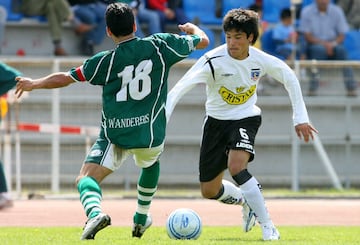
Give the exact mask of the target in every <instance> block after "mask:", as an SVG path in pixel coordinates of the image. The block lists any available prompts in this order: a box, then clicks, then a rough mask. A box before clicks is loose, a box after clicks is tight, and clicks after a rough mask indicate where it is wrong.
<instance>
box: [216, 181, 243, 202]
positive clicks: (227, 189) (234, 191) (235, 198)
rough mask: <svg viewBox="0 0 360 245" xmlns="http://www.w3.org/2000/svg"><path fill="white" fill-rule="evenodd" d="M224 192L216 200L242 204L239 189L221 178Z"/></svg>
mask: <svg viewBox="0 0 360 245" xmlns="http://www.w3.org/2000/svg"><path fill="white" fill-rule="evenodd" d="M222 184H223V187H224V193H223V194H222V195H221V197H219V198H218V199H217V200H218V201H220V202H222V203H225V204H239V205H242V204H243V195H242V193H241V189H240V188H239V187H237V186H236V185H234V184H233V183H232V182H230V181H228V180H224V179H223V180H222Z"/></svg>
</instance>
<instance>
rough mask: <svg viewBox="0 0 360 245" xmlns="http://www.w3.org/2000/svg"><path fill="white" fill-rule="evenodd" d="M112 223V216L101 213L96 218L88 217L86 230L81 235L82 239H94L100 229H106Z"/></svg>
mask: <svg viewBox="0 0 360 245" xmlns="http://www.w3.org/2000/svg"><path fill="white" fill-rule="evenodd" d="M110 224H111V219H110V216H109V215H107V214H103V213H100V214H98V215H97V216H95V217H94V218H91V219H88V221H86V223H85V226H84V231H83V233H82V235H81V240H89V239H94V238H95V235H96V233H97V232H98V231H100V230H102V229H104V228H105V227H106V226H108V225H110Z"/></svg>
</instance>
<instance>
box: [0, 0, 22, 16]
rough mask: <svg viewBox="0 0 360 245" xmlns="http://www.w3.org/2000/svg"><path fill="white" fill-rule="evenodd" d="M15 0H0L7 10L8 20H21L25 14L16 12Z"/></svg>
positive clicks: (0, 3)
mask: <svg viewBox="0 0 360 245" xmlns="http://www.w3.org/2000/svg"><path fill="white" fill-rule="evenodd" d="M13 4H14V1H12V0H0V5H1V6H3V7H4V8H5V9H6V11H7V14H8V16H7V20H8V21H20V20H21V19H22V18H23V16H22V14H21V13H16V12H14V5H13Z"/></svg>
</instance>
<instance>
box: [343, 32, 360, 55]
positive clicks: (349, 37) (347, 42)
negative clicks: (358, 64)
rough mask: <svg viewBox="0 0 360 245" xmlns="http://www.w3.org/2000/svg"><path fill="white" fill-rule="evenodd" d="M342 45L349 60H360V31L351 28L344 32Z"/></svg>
mask: <svg viewBox="0 0 360 245" xmlns="http://www.w3.org/2000/svg"><path fill="white" fill-rule="evenodd" d="M344 46H345V48H346V50H347V53H348V57H349V59H350V60H360V31H358V30H351V31H349V32H347V33H346V35H345V39H344Z"/></svg>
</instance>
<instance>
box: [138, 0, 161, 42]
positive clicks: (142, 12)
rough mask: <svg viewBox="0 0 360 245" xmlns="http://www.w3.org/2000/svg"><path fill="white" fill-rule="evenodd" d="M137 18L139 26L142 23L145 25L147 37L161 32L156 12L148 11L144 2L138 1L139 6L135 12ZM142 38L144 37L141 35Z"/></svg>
mask: <svg viewBox="0 0 360 245" xmlns="http://www.w3.org/2000/svg"><path fill="white" fill-rule="evenodd" d="M137 18H138V20H139V23H140V24H143V23H144V24H146V25H147V34H148V35H151V34H155V33H160V32H162V29H161V20H160V16H159V15H158V13H157V12H156V11H154V10H151V9H149V8H148V7H147V6H146V0H140V5H139V7H138V11H137ZM139 29H140V28H139ZM137 34H138V33H137ZM143 36H145V35H144V34H143ZM140 37H141V36H140Z"/></svg>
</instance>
